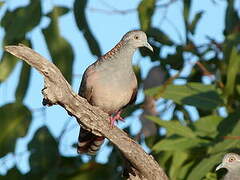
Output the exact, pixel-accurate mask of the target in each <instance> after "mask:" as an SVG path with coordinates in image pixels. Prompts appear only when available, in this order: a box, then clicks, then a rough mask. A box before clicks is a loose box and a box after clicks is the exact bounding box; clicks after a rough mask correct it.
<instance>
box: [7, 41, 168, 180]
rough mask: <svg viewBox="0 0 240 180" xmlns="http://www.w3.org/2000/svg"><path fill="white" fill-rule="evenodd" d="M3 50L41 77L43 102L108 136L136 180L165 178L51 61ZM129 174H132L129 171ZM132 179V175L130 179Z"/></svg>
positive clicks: (23, 49) (24, 50)
mask: <svg viewBox="0 0 240 180" xmlns="http://www.w3.org/2000/svg"><path fill="white" fill-rule="evenodd" d="M5 50H6V51H7V52H9V53H11V54H13V55H14V56H16V57H18V58H20V59H22V60H24V61H26V62H27V63H28V64H29V65H30V66H32V67H34V68H36V69H37V70H38V71H39V72H40V73H41V74H42V75H43V76H44V89H43V90H42V94H43V96H44V100H43V103H44V104H45V105H54V104H58V105H60V106H62V107H63V108H64V109H65V110H66V111H67V112H68V113H69V114H71V115H73V116H75V117H76V118H77V120H78V123H79V124H80V125H81V126H84V128H85V129H87V130H89V131H91V132H92V133H94V134H95V135H101V136H104V137H106V138H108V139H109V140H110V141H111V142H112V143H113V144H114V145H115V146H116V147H117V148H118V149H119V150H120V151H121V152H122V154H123V155H124V156H125V158H126V159H127V160H128V161H129V163H130V164H131V165H132V168H133V169H136V171H137V174H136V175H135V177H136V178H135V179H137V178H138V179H148V180H159V179H163V180H166V179H168V178H167V176H166V174H165V173H164V171H163V169H162V168H161V167H160V166H159V164H158V163H157V162H156V161H155V160H154V159H153V157H152V156H151V155H148V154H147V153H146V152H145V151H144V150H143V149H142V148H141V146H140V145H139V144H137V143H136V142H135V141H134V140H132V139H131V138H129V137H128V135H127V133H125V132H124V131H122V130H121V129H119V128H117V127H116V126H115V127H113V128H111V127H110V124H109V116H108V114H107V113H104V112H103V111H102V110H101V109H100V108H98V107H95V106H91V105H90V104H89V103H88V102H87V100H86V99H84V98H82V97H80V96H78V95H77V94H76V93H75V92H73V91H72V89H71V86H70V85H69V83H68V82H67V81H66V80H65V79H64V77H63V75H62V73H61V72H60V70H59V69H58V68H57V67H56V66H55V65H54V64H53V63H51V62H50V61H48V60H46V59H45V58H44V57H42V56H41V55H40V54H38V53H36V52H35V51H33V50H32V49H30V48H28V47H26V46H23V45H19V46H5ZM130 175H132V174H131V173H130ZM131 179H133V178H131Z"/></svg>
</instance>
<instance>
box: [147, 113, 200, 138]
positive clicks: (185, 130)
mask: <svg viewBox="0 0 240 180" xmlns="http://www.w3.org/2000/svg"><path fill="white" fill-rule="evenodd" d="M147 118H148V119H149V120H151V121H153V122H155V123H157V124H158V125H160V126H162V127H164V128H166V129H167V131H168V133H170V134H176V135H179V136H183V137H189V138H195V137H196V135H195V134H194V132H193V131H192V130H191V129H190V128H189V127H187V126H183V125H182V124H180V123H179V121H164V120H161V119H159V118H157V117H155V116H147Z"/></svg>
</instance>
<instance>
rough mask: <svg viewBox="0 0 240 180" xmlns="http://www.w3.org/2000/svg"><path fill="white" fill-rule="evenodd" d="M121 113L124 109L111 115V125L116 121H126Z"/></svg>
mask: <svg viewBox="0 0 240 180" xmlns="http://www.w3.org/2000/svg"><path fill="white" fill-rule="evenodd" d="M121 113H122V111H118V112H117V113H116V114H115V115H113V116H110V125H111V127H113V126H114V122H115V121H118V120H119V121H123V122H125V120H124V119H123V118H122V117H121Z"/></svg>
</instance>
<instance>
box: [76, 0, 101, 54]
mask: <svg viewBox="0 0 240 180" xmlns="http://www.w3.org/2000/svg"><path fill="white" fill-rule="evenodd" d="M86 5H87V0H75V1H74V7H73V12H74V17H75V21H76V23H77V26H78V28H79V30H80V31H82V33H83V36H84V37H85V39H86V40H87V43H88V47H89V49H90V51H91V53H92V54H93V55H96V56H98V57H100V56H101V55H102V53H101V50H100V47H99V44H98V42H97V40H96V39H95V37H94V35H93V34H92V32H91V30H90V28H89V26H88V22H87V19H86V14H85V9H86Z"/></svg>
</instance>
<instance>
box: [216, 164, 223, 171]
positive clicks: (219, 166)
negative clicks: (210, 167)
mask: <svg viewBox="0 0 240 180" xmlns="http://www.w3.org/2000/svg"><path fill="white" fill-rule="evenodd" d="M221 168H224V164H223V163H221V164H219V165H218V166H217V167H216V169H215V171H218V170H219V169H221Z"/></svg>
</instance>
